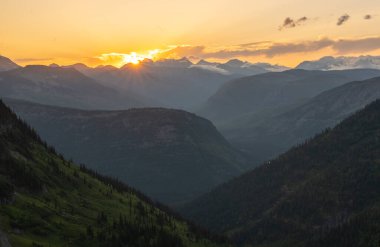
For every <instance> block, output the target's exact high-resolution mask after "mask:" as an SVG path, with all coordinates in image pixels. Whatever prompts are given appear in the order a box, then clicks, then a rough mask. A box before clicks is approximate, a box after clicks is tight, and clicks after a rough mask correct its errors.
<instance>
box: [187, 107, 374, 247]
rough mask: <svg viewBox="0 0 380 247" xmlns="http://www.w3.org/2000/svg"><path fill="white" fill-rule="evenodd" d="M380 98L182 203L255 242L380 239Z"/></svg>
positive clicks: (370, 242)
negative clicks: (306, 140) (212, 189)
mask: <svg viewBox="0 0 380 247" xmlns="http://www.w3.org/2000/svg"><path fill="white" fill-rule="evenodd" d="M379 150H380V101H376V102H375V103H373V104H371V105H369V106H368V107H366V108H365V109H364V110H362V111H360V112H358V113H357V114H355V115H353V116H352V117H350V118H348V119H346V120H345V121H343V122H342V123H341V124H339V125H338V126H337V127H335V128H334V129H333V130H327V131H325V132H323V133H322V134H320V135H318V136H316V137H315V138H313V139H312V140H310V141H308V142H306V143H305V144H303V145H300V146H298V147H295V148H293V149H291V150H290V151H288V152H287V153H285V154H283V155H281V156H280V157H278V158H277V159H275V160H273V161H271V162H268V163H266V164H263V165H262V166H260V167H258V168H257V169H255V170H253V171H252V172H249V173H247V174H245V175H243V176H241V177H239V178H237V179H234V180H233V181H231V182H229V183H227V184H225V185H223V186H220V187H218V188H217V189H216V190H214V191H213V192H212V193H210V194H207V195H205V196H203V197H202V198H200V199H198V200H196V201H194V202H193V203H190V204H189V205H187V206H185V207H183V208H182V209H181V211H182V212H183V214H184V215H186V216H188V217H189V218H191V219H193V220H195V221H197V222H198V223H200V224H203V225H204V226H206V227H209V228H210V229H212V230H214V231H219V232H224V233H227V234H229V235H230V236H232V238H233V239H234V240H235V241H236V242H237V243H240V244H242V243H249V244H251V245H252V246H324V247H326V246H366V247H367V246H374V247H375V246H379V243H380V224H379V222H380V152H379Z"/></svg>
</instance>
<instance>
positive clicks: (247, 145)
mask: <svg viewBox="0 0 380 247" xmlns="http://www.w3.org/2000/svg"><path fill="white" fill-rule="evenodd" d="M376 99H380V77H376V78H372V79H368V80H364V81H354V82H349V83H346V84H344V85H342V86H339V87H336V88H333V89H331V90H327V91H324V92H322V93H321V94H319V95H317V96H315V97H313V98H312V99H310V100H309V101H307V102H306V103H304V104H301V105H299V106H296V107H293V108H290V109H288V110H286V111H284V112H281V113H278V114H273V115H271V116H267V117H263V118H261V119H258V117H257V115H256V116H255V115H254V116H252V117H251V118H248V117H247V118H246V119H244V120H240V122H238V123H236V125H230V126H231V127H226V128H225V129H223V128H221V131H222V132H223V134H224V135H225V136H226V138H227V139H228V140H229V141H230V142H231V143H233V144H234V145H235V146H236V147H238V148H240V149H243V150H246V151H247V152H249V153H250V154H251V156H252V157H253V159H254V163H256V164H259V163H261V162H264V161H265V160H269V159H271V158H274V157H276V156H277V155H279V154H281V153H282V152H285V151H286V150H287V149H289V148H290V147H292V146H294V145H297V144H300V143H302V142H304V141H305V140H307V139H309V138H312V137H313V136H314V135H316V134H317V133H319V132H321V131H322V130H324V129H326V128H331V127H334V126H335V125H336V124H338V123H339V122H340V121H342V120H343V119H344V118H346V117H348V116H350V115H351V114H353V113H354V112H356V111H358V110H360V109H362V108H364V106H366V105H367V104H369V103H371V102H372V101H374V100H376Z"/></svg>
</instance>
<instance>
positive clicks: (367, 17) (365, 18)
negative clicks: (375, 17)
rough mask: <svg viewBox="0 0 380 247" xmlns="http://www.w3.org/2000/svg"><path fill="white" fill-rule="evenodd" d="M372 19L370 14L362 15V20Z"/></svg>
mask: <svg viewBox="0 0 380 247" xmlns="http://www.w3.org/2000/svg"><path fill="white" fill-rule="evenodd" d="M371 19H372V15H365V16H364V20H371Z"/></svg>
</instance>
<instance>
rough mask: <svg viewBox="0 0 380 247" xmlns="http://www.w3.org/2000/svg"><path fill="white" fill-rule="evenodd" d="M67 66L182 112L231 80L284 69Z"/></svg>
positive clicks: (184, 64) (185, 63)
mask: <svg viewBox="0 0 380 247" xmlns="http://www.w3.org/2000/svg"><path fill="white" fill-rule="evenodd" d="M69 67H74V68H76V69H77V70H79V71H81V72H82V73H84V74H85V75H87V76H89V77H92V78H93V79H96V80H97V81H99V82H101V83H102V84H103V85H105V86H111V87H112V88H116V89H118V90H120V91H128V92H134V93H136V94H139V95H142V96H144V97H146V98H149V99H153V100H155V101H156V102H157V104H158V106H164V107H171V108H178V109H185V110H192V109H194V108H195V107H197V106H198V105H199V104H200V103H202V102H203V101H205V100H206V99H207V98H208V97H210V96H211V95H212V94H214V93H215V92H216V91H217V90H218V88H219V87H220V86H221V85H222V84H224V83H225V82H227V81H229V80H231V79H234V78H238V77H241V76H246V75H255V74H260V73H266V72H268V71H272V70H274V71H281V70H285V69H287V68H286V67H282V66H276V65H270V64H251V63H248V62H243V61H240V60H236V59H235V60H231V61H228V62H226V63H223V64H221V63H209V62H207V61H204V60H201V61H199V62H198V63H197V64H193V63H192V62H191V61H189V60H188V59H186V58H182V59H179V60H175V59H164V60H159V61H155V62H154V61H152V60H144V61H142V62H140V64H139V65H134V64H126V65H124V66H123V67H121V68H120V69H118V68H115V67H112V66H101V67H97V68H89V67H87V66H85V65H83V64H76V65H73V66H69ZM153 106H157V105H153Z"/></svg>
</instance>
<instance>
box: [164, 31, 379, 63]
mask: <svg viewBox="0 0 380 247" xmlns="http://www.w3.org/2000/svg"><path fill="white" fill-rule="evenodd" d="M323 49H331V50H332V51H333V52H335V53H337V54H349V53H364V52H370V51H375V50H378V49H380V36H379V37H364V38H358V39H330V38H322V39H318V40H307V41H301V42H282V43H279V42H274V43H270V42H267V41H265V42H253V43H248V44H243V45H237V46H231V47H228V48H226V47H225V48H219V49H217V50H215V49H214V50H210V49H207V48H206V47H205V46H193V47H191V46H186V47H183V46H179V47H176V48H173V49H172V50H170V51H166V52H165V53H166V54H169V55H170V56H172V58H181V57H183V56H187V57H189V56H196V57H198V58H203V59H208V58H212V59H231V58H236V57H253V56H265V57H268V58H272V57H275V56H281V55H287V54H296V53H309V52H317V51H320V50H323ZM193 51H194V52H195V54H193V53H192V52H193ZM175 54H179V56H177V57H175V56H173V55H175ZM159 56H160V57H164V56H163V54H160V55H159Z"/></svg>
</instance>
